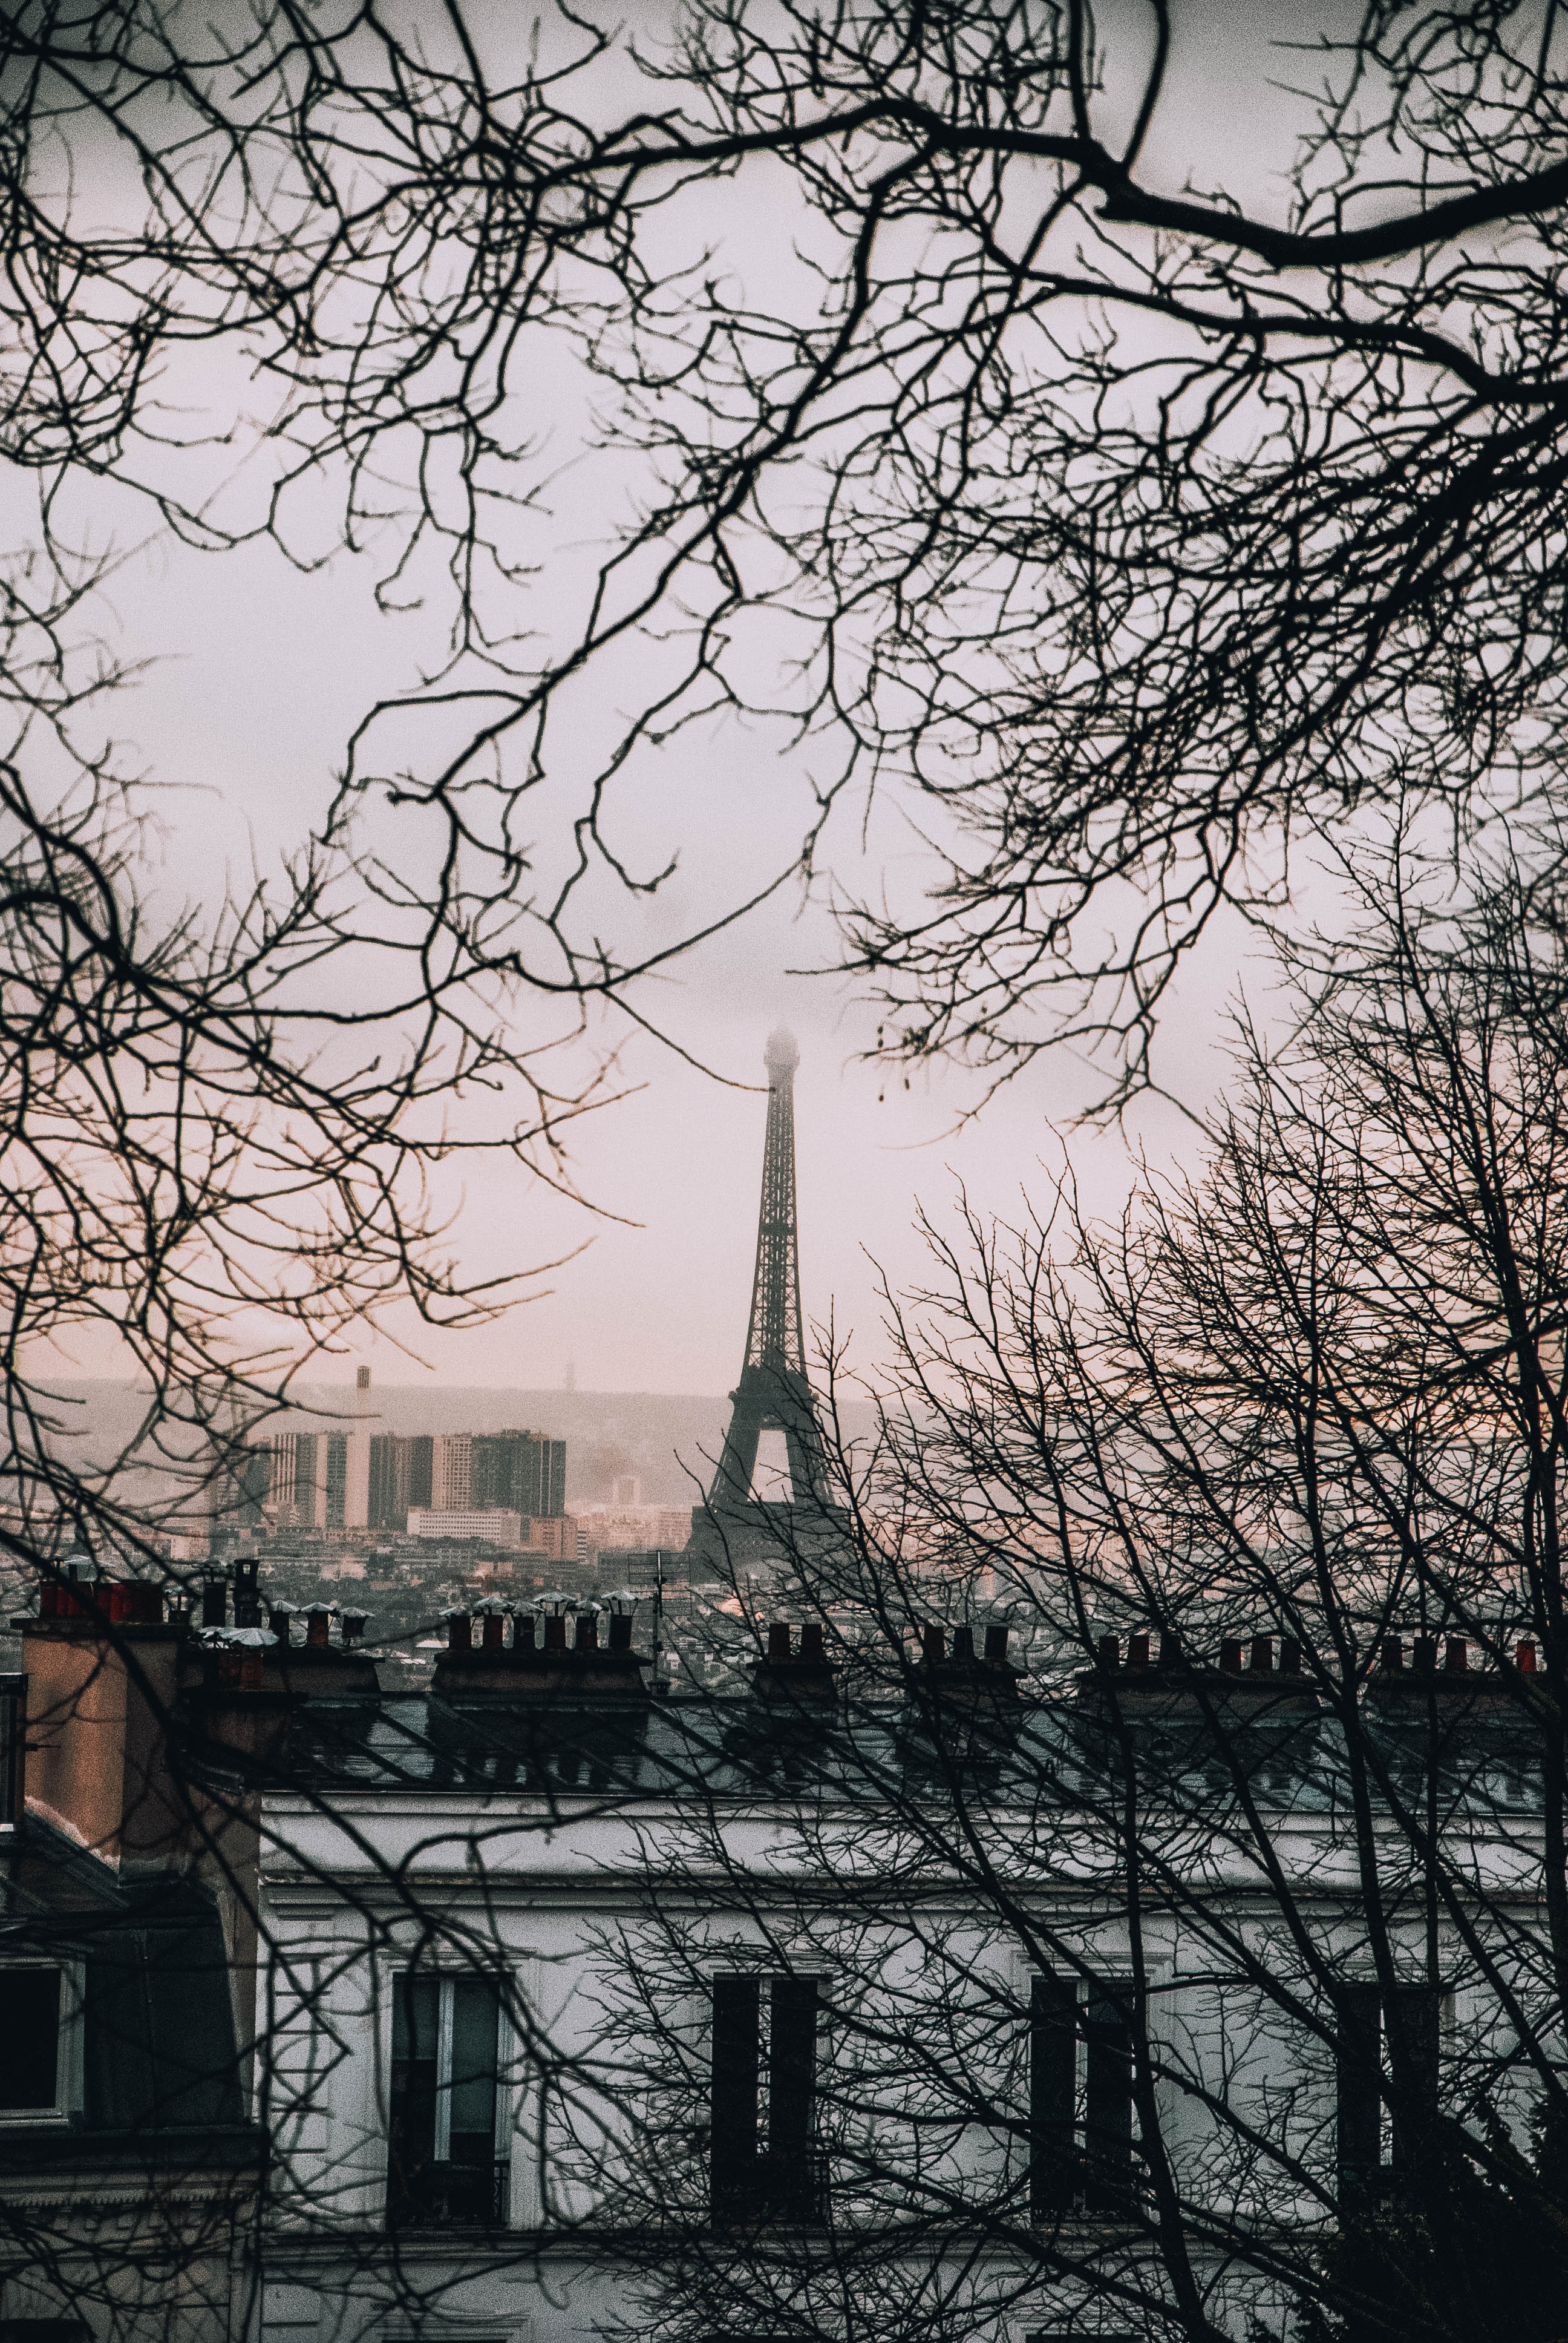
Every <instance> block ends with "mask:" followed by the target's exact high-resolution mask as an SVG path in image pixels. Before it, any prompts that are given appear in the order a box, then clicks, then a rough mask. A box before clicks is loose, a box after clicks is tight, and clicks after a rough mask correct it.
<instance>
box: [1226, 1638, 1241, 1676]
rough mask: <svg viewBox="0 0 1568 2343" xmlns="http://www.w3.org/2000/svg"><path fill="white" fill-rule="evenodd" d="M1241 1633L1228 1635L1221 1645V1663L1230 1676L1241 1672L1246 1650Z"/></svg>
mask: <svg viewBox="0 0 1568 2343" xmlns="http://www.w3.org/2000/svg"><path fill="white" fill-rule="evenodd" d="M1245 1648H1246V1647H1245V1645H1244V1644H1242V1642H1241V1637H1240V1635H1227V1636H1226V1637H1225V1638H1224V1640H1223V1641H1222V1642H1221V1645H1220V1665H1221V1667H1222V1668H1223V1669H1224V1671H1225V1674H1227V1675H1228V1676H1239V1675H1240V1674H1241V1656H1242V1653H1243V1652H1244V1650H1245Z"/></svg>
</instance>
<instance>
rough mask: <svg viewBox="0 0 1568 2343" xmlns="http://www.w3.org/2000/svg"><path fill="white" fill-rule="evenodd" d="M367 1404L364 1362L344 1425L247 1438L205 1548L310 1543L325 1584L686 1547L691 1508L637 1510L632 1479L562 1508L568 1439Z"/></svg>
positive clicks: (504, 1570)
mask: <svg viewBox="0 0 1568 2343" xmlns="http://www.w3.org/2000/svg"><path fill="white" fill-rule="evenodd" d="M371 1410H372V1401H371V1390H370V1370H369V1369H368V1368H367V1367H361V1368H360V1369H359V1371H358V1375H357V1383H356V1389H355V1393H354V1417H353V1418H352V1419H351V1420H350V1422H349V1423H347V1425H346V1426H345V1428H344V1429H343V1430H342V1431H336V1432H335V1431H330V1430H326V1431H323V1430H310V1431H290V1430H282V1431H276V1432H274V1433H270V1434H269V1435H268V1436H267V1437H266V1439H265V1440H261V1441H257V1442H256V1443H253V1444H252V1446H251V1447H250V1449H249V1450H248V1452H247V1454H246V1462H245V1465H244V1467H243V1471H242V1485H241V1486H240V1488H239V1489H238V1491H237V1492H236V1493H234V1495H233V1496H232V1497H231V1498H229V1499H228V1500H227V1501H226V1502H225V1501H222V1500H220V1503H219V1505H218V1509H217V1511H216V1513H215V1515H214V1516H213V1518H212V1519H211V1521H210V1523H208V1524H204V1525H203V1527H205V1529H206V1543H207V1544H211V1545H214V1546H220V1547H221V1546H223V1545H225V1544H231V1543H234V1542H236V1541H238V1542H241V1543H245V1544H255V1545H256V1546H257V1547H259V1548H261V1549H263V1550H265V1549H266V1548H268V1547H271V1546H274V1545H276V1546H280V1547H288V1548H290V1549H293V1550H296V1551H297V1550H298V1549H299V1548H300V1546H301V1544H302V1540H303V1541H308V1543H309V1544H312V1545H316V1546H319V1548H320V1549H321V1562H322V1574H323V1575H324V1576H327V1577H337V1578H342V1577H357V1576H362V1575H366V1574H367V1573H368V1572H369V1565H370V1562H371V1561H372V1560H373V1559H374V1560H377V1561H379V1562H382V1563H385V1562H387V1561H388V1560H392V1559H396V1560H397V1562H398V1563H399V1564H402V1565H404V1566H405V1568H406V1569H407V1570H408V1571H409V1572H410V1573H412V1574H415V1575H416V1577H419V1576H422V1575H423V1574H422V1573H419V1572H418V1570H417V1565H418V1564H419V1563H420V1562H421V1561H428V1562H430V1563H432V1564H448V1565H450V1564H456V1563H457V1562H458V1561H459V1560H466V1561H467V1562H468V1563H469V1564H471V1565H472V1567H471V1571H470V1573H469V1574H471V1575H474V1576H477V1577H487V1578H492V1579H496V1580H499V1581H506V1580H509V1579H512V1578H514V1577H518V1576H519V1575H526V1574H527V1568H528V1564H529V1563H530V1561H531V1560H532V1559H533V1558H535V1557H538V1559H539V1560H540V1561H542V1562H549V1563H555V1564H571V1565H572V1566H573V1567H574V1568H581V1569H586V1570H590V1571H597V1570H598V1566H599V1564H600V1562H601V1560H602V1559H603V1558H604V1557H605V1556H606V1555H609V1556H621V1555H624V1556H625V1557H626V1559H627V1561H628V1565H632V1566H635V1563H634V1557H636V1556H638V1555H640V1554H643V1553H645V1552H646V1551H647V1550H648V1548H650V1547H652V1548H681V1547H684V1546H685V1545H686V1544H687V1543H688V1540H689V1536H690V1534H691V1509H690V1507H689V1506H684V1507H682V1506H672V1505H644V1504H643V1503H642V1502H641V1484H640V1483H639V1481H638V1478H637V1476H636V1475H635V1474H621V1475H618V1477H617V1478H616V1479H615V1481H614V1483H613V1484H612V1493H611V1499H610V1502H609V1503H598V1504H588V1505H581V1506H579V1507H578V1508H577V1510H575V1511H573V1512H568V1509H567V1495H566V1492H567V1443H566V1442H565V1441H564V1440H559V1439H556V1438H554V1437H552V1436H551V1434H550V1433H548V1432H543V1431H539V1432H533V1431H528V1430H523V1429H518V1428H508V1429H505V1430H502V1431H498V1432H426V1433H390V1432H377V1431H376V1430H375V1429H374V1428H373V1426H374V1424H375V1422H376V1418H375V1416H374V1415H373V1413H372V1412H371ZM192 1527H193V1532H194V1533H195V1534H194V1535H193V1537H192V1539H191V1541H190V1543H191V1544H193V1546H194V1545H198V1544H201V1543H202V1542H203V1539H202V1534H201V1530H200V1529H197V1528H196V1525H195V1524H193V1525H192ZM386 1541H391V1542H392V1543H391V1544H387V1543H385V1542H386ZM427 1549H430V1550H431V1551H429V1552H428V1553H427V1551H426V1550H427ZM191 1558H192V1559H195V1558H196V1555H195V1554H192V1556H191Z"/></svg>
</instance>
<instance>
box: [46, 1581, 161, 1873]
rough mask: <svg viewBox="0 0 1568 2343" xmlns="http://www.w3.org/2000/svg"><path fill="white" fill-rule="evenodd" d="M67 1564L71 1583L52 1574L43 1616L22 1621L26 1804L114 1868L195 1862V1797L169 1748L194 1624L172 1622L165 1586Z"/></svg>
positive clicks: (48, 1582) (47, 1586)
mask: <svg viewBox="0 0 1568 2343" xmlns="http://www.w3.org/2000/svg"><path fill="white" fill-rule="evenodd" d="M72 1564H75V1565H76V1566H75V1567H72ZM65 1568H66V1569H67V1570H68V1571H69V1583H68V1585H63V1584H60V1582H59V1580H58V1579H57V1578H56V1577H55V1576H54V1574H49V1575H48V1576H46V1577H45V1582H44V1584H43V1586H42V1588H41V1590H40V1594H41V1600H40V1604H39V1610H38V1614H37V1615H36V1616H35V1617H26V1618H22V1619H19V1620H17V1621H16V1622H15V1624H16V1626H17V1627H18V1628H19V1629H20V1631H21V1635H22V1656H23V1658H24V1660H25V1664H26V1673H25V1677H18V1678H15V1679H14V1680H12V1681H13V1682H14V1684H15V1686H16V1687H17V1690H16V1691H15V1694H14V1695H13V1696H14V1697H15V1699H16V1700H17V1701H20V1700H21V1698H22V1697H23V1694H22V1692H21V1689H20V1687H21V1686H23V1685H24V1684H25V1702H26V1735H27V1746H28V1760H29V1762H28V1765H27V1769H26V1772H27V1778H26V1782H25V1797H26V1799H27V1801H28V1803H29V1804H30V1805H33V1806H34V1807H35V1809H36V1810H37V1811H38V1812H39V1813H40V1814H42V1815H45V1817H46V1819H47V1820H49V1821H50V1822H52V1823H53V1824H55V1826H56V1827H57V1828H59V1829H61V1830H63V1831H65V1834H66V1835H67V1836H69V1837H72V1838H75V1840H76V1841H77V1842H78V1843H79V1844H80V1845H84V1846H86V1847H89V1848H91V1849H92V1851H93V1852H94V1853H95V1855H100V1856H102V1858H103V1859H104V1861H105V1862H106V1863H110V1864H116V1865H118V1864H119V1863H121V1862H122V1861H126V1860H130V1861H136V1860H146V1861H156V1862H166V1861H168V1859H169V1858H170V1856H171V1855H177V1856H184V1855H191V1854H194V1853H196V1848H195V1847H194V1846H193V1845H192V1842H191V1815H190V1806H189V1800H188V1798H187V1797H186V1795H185V1793H184V1791H183V1789H182V1786H181V1785H180V1784H179V1783H178V1782H177V1781H176V1777H175V1775H174V1771H173V1769H172V1766H171V1765H170V1759H169V1748H168V1719H169V1715H170V1713H171V1712H172V1711H173V1709H174V1708H175V1706H176V1704H177V1702H178V1701H179V1699H180V1696H181V1674H182V1659H183V1657H184V1655H185V1654H186V1653H187V1652H188V1649H189V1644H188V1633H189V1630H188V1622H187V1621H186V1618H185V1617H184V1615H183V1614H176V1616H175V1617H174V1618H173V1619H171V1621H170V1622H169V1624H164V1622H163V1620H162V1618H161V1617H160V1616H159V1615H158V1614H160V1613H161V1611H162V1608H163V1605H162V1603H161V1601H160V1600H159V1599H158V1590H157V1589H156V1587H151V1586H144V1585H140V1584H125V1585H118V1586H116V1587H114V1588H112V1589H111V1588H110V1587H108V1586H107V1585H106V1584H102V1583H99V1584H96V1585H95V1584H94V1581H93V1577H92V1568H93V1565H92V1564H91V1562H90V1561H89V1560H87V1559H86V1558H85V1557H81V1556H73V1557H68V1558H67V1563H66V1564H65ZM52 1584H53V1586H54V1588H55V1601H54V1602H53V1603H51V1602H50V1601H49V1599H48V1598H49V1593H50V1588H51V1585H52ZM137 1614H145V1615H140V1616H138V1615H137ZM22 1794H23V1787H22V1785H17V1795H22Z"/></svg>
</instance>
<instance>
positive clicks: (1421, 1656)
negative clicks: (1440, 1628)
mask: <svg viewBox="0 0 1568 2343" xmlns="http://www.w3.org/2000/svg"><path fill="white" fill-rule="evenodd" d="M1411 1664H1412V1666H1413V1668H1414V1669H1415V1672H1416V1674H1417V1675H1421V1676H1430V1675H1433V1674H1435V1673H1436V1670H1437V1637H1436V1636H1435V1635H1417V1636H1416V1638H1415V1640H1414V1642H1413V1644H1412V1646H1411Z"/></svg>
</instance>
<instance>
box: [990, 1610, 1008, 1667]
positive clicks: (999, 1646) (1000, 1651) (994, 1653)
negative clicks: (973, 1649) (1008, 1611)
mask: <svg viewBox="0 0 1568 2343" xmlns="http://www.w3.org/2000/svg"><path fill="white" fill-rule="evenodd" d="M985 1655H986V1658H987V1659H988V1660H990V1661H991V1662H993V1663H1002V1662H1005V1661H1006V1658H1007V1621H1006V1620H1005V1619H993V1620H992V1621H991V1623H990V1626H989V1627H988V1628H987V1629H986V1631H985Z"/></svg>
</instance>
